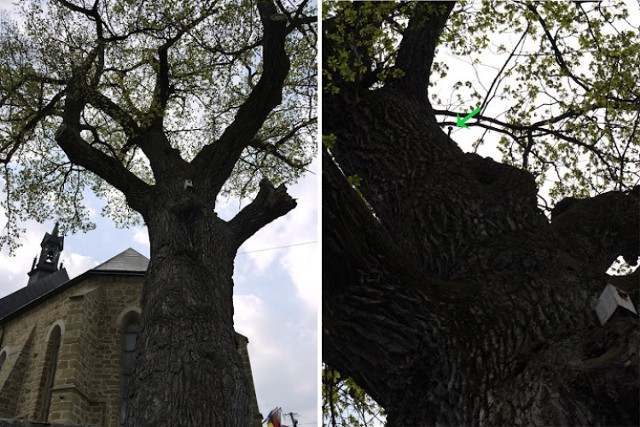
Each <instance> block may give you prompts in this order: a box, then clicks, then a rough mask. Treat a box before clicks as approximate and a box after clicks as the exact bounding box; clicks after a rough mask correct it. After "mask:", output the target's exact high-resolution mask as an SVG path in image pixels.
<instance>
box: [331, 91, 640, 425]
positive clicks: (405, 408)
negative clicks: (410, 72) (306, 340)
mask: <svg viewBox="0 0 640 427" xmlns="http://www.w3.org/2000/svg"><path fill="white" fill-rule="evenodd" d="M323 108H324V111H323V114H324V124H325V125H324V126H325V128H324V129H323V133H324V134H334V135H335V136H336V142H335V146H334V147H333V149H332V150H331V156H329V155H327V154H325V161H324V163H323V182H324V184H323V195H324V197H323V358H324V360H325V361H326V362H328V363H329V364H330V365H331V366H333V367H335V368H337V369H338V370H340V371H342V373H343V374H346V375H349V376H352V377H354V378H355V379H356V381H357V382H358V383H359V384H360V385H361V386H362V387H363V388H364V389H365V390H366V391H367V392H368V393H369V394H370V395H371V396H372V397H373V398H374V399H376V400H377V401H378V402H379V403H380V404H381V405H382V406H383V407H384V408H385V409H386V411H387V414H388V424H389V425H391V426H405V425H420V426H423V425H637V424H638V422H639V419H638V412H639V411H638V392H639V389H638V372H639V371H638V345H639V338H640V333H639V328H638V326H639V325H638V319H637V318H627V319H621V320H618V321H612V322H610V323H609V324H607V325H605V326H604V327H601V326H600V324H599V323H598V320H597V317H596V315H595V312H594V310H593V304H594V302H595V299H596V298H597V296H598V295H599V293H600V292H601V291H602V289H603V288H604V285H605V283H606V276H605V271H606V269H607V267H608V266H609V265H610V263H611V262H612V261H613V259H615V258H616V257H617V256H618V255H621V254H624V253H627V254H628V255H630V256H638V253H639V251H638V247H637V236H638V216H637V212H638V198H637V197H636V196H634V195H625V194H621V193H608V194H605V195H602V196H598V197H596V198H594V199H590V200H585V201H581V202H578V203H576V204H575V205H574V206H572V207H570V208H569V209H568V210H566V211H565V212H562V213H561V214H560V215H558V216H557V217H556V218H554V221H553V222H552V223H549V221H547V219H546V218H545V217H544V216H543V215H542V214H541V213H540V212H539V211H538V210H537V207H536V187H535V185H534V182H533V178H532V177H531V176H530V175H529V174H528V173H526V172H523V171H520V170H518V169H515V168H512V167H508V166H505V165H501V164H498V163H496V162H493V161H492V160H488V159H483V158H480V157H479V156H476V155H469V154H464V153H463V152H461V150H460V149H459V148H458V147H457V146H456V145H455V143H454V142H452V141H450V140H448V138H447V136H446V135H445V134H444V133H443V132H442V131H441V130H440V129H439V128H438V126H437V124H436V123H435V119H434V116H433V113H432V111H431V110H430V106H429V105H428V103H424V102H420V101H419V100H416V99H412V98H411V97H408V96H403V91H402V88H398V87H393V86H392V85H389V86H387V87H385V88H383V89H379V90H375V91H361V92H359V93H358V96H357V99H355V100H354V98H353V97H349V98H347V97H346V96H343V94H338V95H335V96H327V97H325V99H324V107H323ZM334 161H335V162H337V163H338V164H339V166H340V170H339V169H338V168H337V167H335V165H334ZM345 175H346V176H349V175H357V176H359V177H360V178H361V179H362V181H361V184H360V186H359V190H360V192H361V194H362V195H363V196H364V198H365V199H366V201H367V204H368V205H365V204H364V203H363V200H362V198H361V196H360V195H359V194H358V193H356V192H355V191H354V190H353V189H352V188H351V187H350V186H349V184H348V183H347V181H346V179H345ZM372 210H373V211H374V212H375V217H374V216H373V215H372V212H371V211H372ZM635 300H636V301H637V294H636V298H635Z"/></svg>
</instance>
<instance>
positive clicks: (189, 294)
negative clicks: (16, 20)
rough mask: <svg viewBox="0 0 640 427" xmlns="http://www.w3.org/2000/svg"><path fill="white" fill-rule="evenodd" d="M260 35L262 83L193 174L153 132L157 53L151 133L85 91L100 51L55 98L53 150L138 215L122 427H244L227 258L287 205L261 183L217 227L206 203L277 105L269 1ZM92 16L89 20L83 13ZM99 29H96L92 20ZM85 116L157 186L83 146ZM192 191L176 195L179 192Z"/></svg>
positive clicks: (160, 79) (163, 94)
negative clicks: (94, 116)
mask: <svg viewBox="0 0 640 427" xmlns="http://www.w3.org/2000/svg"><path fill="white" fill-rule="evenodd" d="M257 8H258V11H259V13H260V19H261V22H262V27H263V39H262V47H263V50H262V55H263V58H262V59H263V63H262V73H261V75H260V79H259V81H258V83H257V84H256V85H255V86H254V87H253V89H252V92H251V93H250V94H249V96H248V97H247V99H246V101H245V103H244V104H243V105H242V106H241V107H240V108H239V109H238V111H237V113H236V116H235V119H234V121H233V122H232V123H231V124H230V125H229V126H228V128H227V129H226V130H225V132H224V133H223V134H222V136H221V137H220V139H219V140H218V141H215V143H212V144H210V145H207V146H205V147H204V148H203V149H202V150H201V151H200V152H199V153H198V154H197V156H196V157H195V158H194V159H193V161H192V162H190V163H189V162H186V161H185V160H183V159H182V158H181V156H180V154H179V152H178V151H177V150H175V149H173V148H172V147H171V145H170V142H169V139H168V138H167V135H166V133H165V132H164V128H163V116H164V113H165V109H166V106H167V100H168V99H169V95H170V91H171V87H170V82H169V77H168V75H169V74H168V73H169V71H168V70H169V63H168V56H167V50H168V49H169V48H170V47H171V46H172V44H173V43H175V42H176V41H177V40H178V38H179V37H180V35H181V33H178V36H176V38H175V39H169V40H167V43H166V44H165V45H164V46H161V47H160V48H159V49H158V57H159V61H158V69H159V72H158V76H157V81H156V87H155V90H154V99H153V101H152V105H151V108H150V110H149V113H148V114H149V118H150V120H149V124H148V125H145V126H142V125H140V124H138V123H137V122H136V121H135V120H134V119H133V117H131V116H130V115H129V114H128V113H127V112H126V111H124V110H122V109H120V107H118V106H117V105H115V104H114V103H113V102H111V101H110V100H109V99H107V98H106V97H105V96H104V95H101V94H100V93H98V92H97V91H96V90H94V89H93V88H92V87H91V84H90V82H88V79H87V78H86V75H87V74H88V70H89V68H90V67H91V64H92V61H93V60H94V59H95V58H96V57H99V56H100V49H104V44H99V45H98V46H97V47H96V49H95V51H94V52H92V53H91V54H90V55H89V58H88V59H87V62H86V64H81V65H79V66H78V67H77V69H76V70H75V71H74V75H73V76H72V77H71V79H70V80H69V82H68V86H67V90H66V93H65V103H64V116H63V124H62V125H61V126H60V128H59V129H58V131H57V133H56V141H57V143H58V145H59V146H60V147H61V148H62V149H63V150H64V151H65V153H66V154H67V156H68V157H69V159H70V160H71V161H72V162H73V163H75V164H77V165H80V166H82V167H84V168H86V169H88V170H91V171H93V172H94V173H96V174H98V175H99V176H100V177H102V178H103V179H104V180H106V181H107V182H109V183H110V184H111V185H113V186H114V187H115V188H117V189H118V190H120V191H121V192H122V193H123V194H124V195H125V196H126V199H127V203H128V204H129V206H130V207H131V208H132V209H134V210H136V211H138V212H139V213H140V214H141V215H142V217H143V218H144V220H145V223H146V225H147V227H148V230H149V236H150V244H151V259H150V264H149V269H148V271H147V275H146V278H145V284H144V291H143V299H142V319H143V328H142V330H141V333H140V336H139V338H138V360H137V363H136V370H135V374H134V379H133V384H132V393H131V395H130V396H131V401H130V403H129V404H128V405H127V420H126V425H128V426H135V427H144V426H149V427H151V426H153V427H159V426H167V427H169V426H170V427H177V426H209V427H217V426H249V425H251V424H252V414H251V409H250V400H249V394H248V387H247V383H246V378H245V373H244V370H243V368H242V362H241V360H240V356H239V355H238V352H237V351H236V345H235V339H234V328H233V300H232V296H233V281H232V275H233V261H234V257H235V254H236V250H237V248H238V247H239V246H240V245H241V244H242V243H243V242H244V241H245V240H246V239H248V238H249V237H250V236H251V235H253V234H254V233H255V232H257V231H258V230H259V229H260V228H262V227H264V226H265V225H266V224H268V223H270V222H271V221H273V220H274V219H276V218H278V217H280V216H282V215H285V214H286V213H287V212H289V211H290V210H291V209H293V208H294V207H295V205H296V202H295V201H294V200H293V199H292V198H291V197H290V196H289V195H288V194H287V192H286V188H285V187H284V185H283V186H280V187H278V188H274V186H273V185H271V184H270V183H269V182H268V181H266V180H265V181H262V182H261V183H260V190H259V192H258V195H257V196H256V198H255V200H254V201H253V202H252V203H251V204H249V205H248V206H247V207H245V208H244V209H243V210H242V211H241V212H240V213H238V214H237V216H236V217H235V218H234V219H232V220H230V221H224V220H222V219H220V218H218V216H217V215H216V214H215V212H214V208H215V200H216V196H217V195H218V193H219V192H220V190H221V188H222V187H223V185H224V183H225V181H226V180H227V179H228V178H229V176H230V174H231V172H232V170H233V167H234V165H235V163H236V162H237V161H238V158H239V157H240V155H241V153H242V151H243V150H244V149H245V148H246V147H247V146H248V145H249V144H250V143H251V141H252V138H254V136H255V135H256V133H257V132H258V130H259V129H260V128H261V126H262V125H263V123H264V121H265V119H266V118H267V116H268V114H269V113H270V112H271V111H272V110H273V109H274V108H275V107H276V106H277V105H278V104H280V102H281V99H282V88H283V84H284V81H285V78H286V76H287V74H288V72H289V66H290V62H289V58H288V55H287V53H286V52H285V48H284V46H285V38H286V36H287V34H288V33H290V32H291V31H292V26H293V25H294V23H290V24H291V25H289V26H287V22H281V21H280V20H277V19H272V18H273V16H274V14H275V13H276V12H277V9H276V7H275V4H274V3H273V2H271V1H270V0H259V1H258V2H257ZM81 10H82V12H83V13H85V14H88V15H91V16H94V15H95V14H96V11H95V9H91V10H88V9H81ZM95 19H96V20H99V19H98V18H95ZM86 105H92V106H93V107H95V108H98V109H100V110H102V111H103V112H105V113H106V114H108V115H110V116H111V117H112V118H113V119H114V120H116V121H118V122H119V123H120V124H121V125H122V127H123V129H125V131H126V132H127V137H128V141H129V142H128V143H127V146H129V145H136V146H137V147H139V148H140V150H141V151H142V152H143V153H144V154H145V156H146V157H147V158H148V159H149V163H150V165H151V168H152V170H153V174H154V179H155V183H154V184H153V185H148V184H146V183H144V182H143V181H141V180H140V179H139V178H137V177H136V176H135V175H134V174H133V173H131V172H129V171H128V170H126V169H125V168H124V166H122V165H121V164H120V163H119V162H118V161H117V160H116V159H114V158H113V157H109V156H107V155H105V154H104V153H102V152H100V151H99V150H97V149H95V148H94V147H93V146H92V145H91V144H89V143H87V142H86V141H84V140H83V139H82V136H81V126H80V123H81V122H80V117H81V112H82V110H83V108H84V107H85V106H86ZM187 180H189V181H191V184H192V185H189V186H188V185H186V181H187Z"/></svg>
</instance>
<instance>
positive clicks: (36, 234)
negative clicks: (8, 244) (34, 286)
mask: <svg viewBox="0 0 640 427" xmlns="http://www.w3.org/2000/svg"><path fill="white" fill-rule="evenodd" d="M23 228H25V229H26V230H27V231H26V232H25V233H24V234H23V235H22V236H21V238H20V243H21V246H20V247H19V248H18V249H16V251H15V252H14V254H13V255H11V256H10V255H9V253H8V251H7V249H6V248H5V249H3V250H2V252H0V296H4V295H8V294H10V293H12V292H14V291H17V290H18V289H20V288H22V287H24V286H26V284H27V281H28V280H29V277H28V276H27V273H28V272H29V271H30V270H31V265H32V263H33V258H34V257H35V256H37V255H39V254H40V249H41V248H40V243H41V242H42V238H43V237H44V233H45V232H47V231H49V232H50V231H51V230H47V229H46V228H45V226H44V225H42V224H38V223H37V222H33V221H31V222H28V223H27V224H25V225H24V227H23Z"/></svg>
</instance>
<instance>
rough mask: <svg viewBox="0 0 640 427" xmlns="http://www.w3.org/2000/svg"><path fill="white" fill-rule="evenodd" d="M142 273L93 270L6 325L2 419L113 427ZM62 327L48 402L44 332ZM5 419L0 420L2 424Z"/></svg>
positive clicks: (243, 347) (241, 344) (0, 377)
mask: <svg viewBox="0 0 640 427" xmlns="http://www.w3.org/2000/svg"><path fill="white" fill-rule="evenodd" d="M142 285H143V276H141V275H140V276H126V275H94V276H90V277H88V278H87V279H85V280H84V281H82V282H80V283H77V284H76V285H74V286H72V287H70V288H68V289H66V290H64V291H62V292H60V293H59V294H57V295H54V296H52V297H50V298H48V299H46V300H44V301H43V302H42V303H41V304H39V305H37V306H35V307H33V308H31V309H29V310H27V311H25V312H23V313H21V314H19V315H18V316H17V317H15V318H13V319H10V320H9V321H7V322H6V323H5V324H4V330H5V332H4V338H3V343H2V348H0V359H1V358H2V353H3V352H4V353H6V359H5V361H4V363H3V365H2V366H1V367H0V417H4V418H17V419H23V420H32V421H50V422H54V423H56V422H57V423H63V424H65V423H69V424H75V425H82V426H85V427H94V426H96V427H97V426H100V427H102V426H104V427H118V426H119V418H120V396H121V384H120V383H121V369H122V368H121V366H122V354H123V329H124V327H125V326H126V323H127V322H128V321H130V320H131V319H133V318H137V319H139V316H140V315H139V313H140V308H139V307H140V297H141V292H142ZM54 327H60V328H61V332H62V334H61V342H60V350H59V353H58V363H57V368H56V373H55V379H54V386H53V389H52V390H51V405H50V410H49V414H48V417H47V420H44V419H43V414H44V412H45V411H44V405H45V401H46V399H45V390H46V389H47V387H46V386H45V384H46V378H45V377H46V370H47V366H46V365H45V358H46V357H45V355H46V349H47V341H48V337H49V336H50V334H51V331H52V330H53V328H54ZM237 341H238V351H239V353H240V355H241V357H242V359H243V362H244V365H245V369H246V371H247V373H248V377H249V386H250V392H251V393H252V399H253V404H252V410H253V411H254V414H255V416H254V425H255V426H256V427H259V426H260V421H261V419H260V415H259V411H258V406H257V401H256V400H255V391H254V389H253V380H252V374H251V367H250V363H249V357H248V353H247V339H246V338H245V337H243V336H241V335H238V340H237ZM2 425H3V424H1V423H0V427H1V426H2Z"/></svg>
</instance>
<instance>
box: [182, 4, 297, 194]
mask: <svg viewBox="0 0 640 427" xmlns="http://www.w3.org/2000/svg"><path fill="white" fill-rule="evenodd" d="M258 10H259V12H260V19H261V21H262V26H263V31H264V37H263V43H262V47H263V48H262V57H263V72H262V75H261V76H260V80H259V81H258V83H257V84H256V86H255V88H254V89H253V90H252V91H251V93H250V94H249V96H248V97H247V100H246V101H245V102H244V104H242V106H241V107H240V108H239V109H238V112H237V114H236V116H235V118H234V120H233V122H232V123H231V124H230V125H229V127H227V129H226V130H225V131H224V133H223V134H222V136H221V137H220V139H219V140H218V141H216V142H215V143H213V144H210V145H208V146H205V147H204V148H203V149H202V150H201V151H200V153H198V155H197V156H196V157H195V159H194V160H193V162H192V164H193V169H194V170H196V171H199V174H200V176H199V179H200V180H201V181H202V182H203V184H204V185H203V187H206V188H208V189H210V191H211V194H212V195H213V196H215V195H216V194H217V193H218V192H219V190H220V188H222V186H223V185H224V182H225V181H226V180H227V178H228V177H229V175H230V174H231V172H232V170H233V167H234V165H235V163H236V162H237V161H238V158H239V157H240V154H241V153H242V150H243V149H244V148H245V147H247V145H248V144H249V141H251V139H252V138H253V137H254V136H255V135H256V133H257V132H258V131H259V130H260V127H262V124H263V123H264V121H265V120H266V118H267V116H268V115H269V113H270V112H271V111H272V110H273V109H274V108H275V107H276V106H277V105H279V104H280V102H281V101H282V87H283V85H284V80H285V78H286V77H287V74H288V72H289V66H290V62H289V57H288V56H287V53H286V51H285V49H284V45H285V37H286V22H282V21H280V20H278V19H277V16H275V15H276V13H277V9H276V7H275V5H274V4H273V2H271V1H269V0H261V1H259V2H258Z"/></svg>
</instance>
